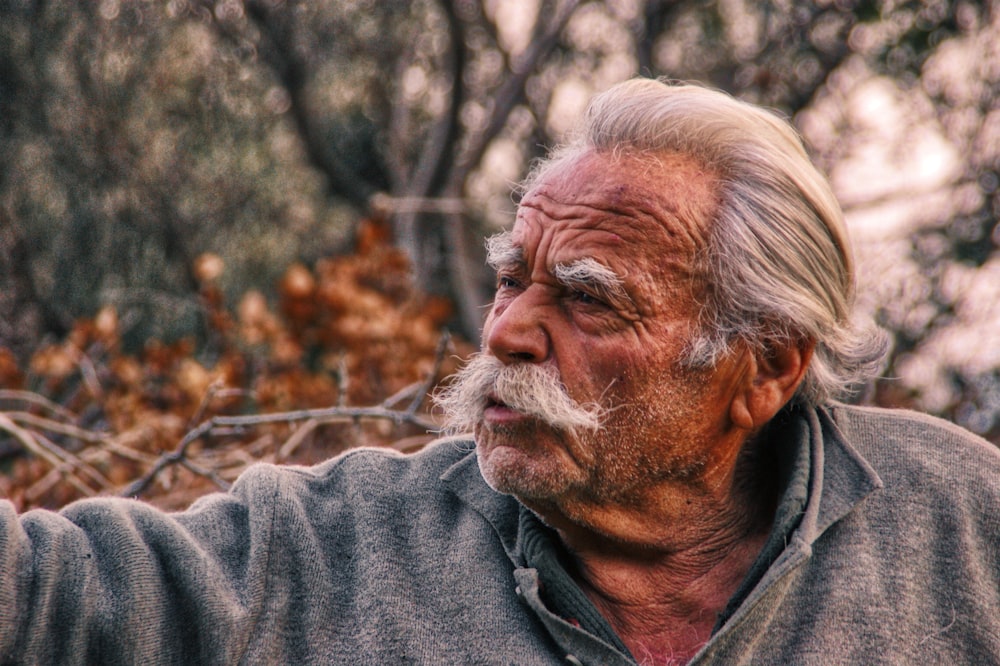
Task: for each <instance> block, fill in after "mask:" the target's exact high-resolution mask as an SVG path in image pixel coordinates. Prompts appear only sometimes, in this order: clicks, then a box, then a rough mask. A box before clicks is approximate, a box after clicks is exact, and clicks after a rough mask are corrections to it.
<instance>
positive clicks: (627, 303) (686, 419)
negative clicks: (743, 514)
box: [475, 153, 736, 504]
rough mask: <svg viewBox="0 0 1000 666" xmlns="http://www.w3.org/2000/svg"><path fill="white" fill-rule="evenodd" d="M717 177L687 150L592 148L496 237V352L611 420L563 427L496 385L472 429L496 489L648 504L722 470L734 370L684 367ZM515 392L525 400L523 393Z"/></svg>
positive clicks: (550, 498) (492, 345)
mask: <svg viewBox="0 0 1000 666" xmlns="http://www.w3.org/2000/svg"><path fill="white" fill-rule="evenodd" d="M713 186H714V180H713V178H712V177H710V176H709V175H706V174H704V173H702V172H700V171H699V170H698V169H697V168H696V167H695V166H694V164H693V163H691V162H690V161H689V160H687V159H684V158H681V157H678V156H661V157H660V158H659V159H656V160H654V159H653V158H649V157H646V158H643V159H639V158H635V157H623V158H619V159H613V158H611V157H607V156H603V155H599V154H594V153H588V154H585V155H583V156H582V157H580V158H577V159H576V160H575V161H572V162H570V163H567V164H565V165H563V166H560V167H557V168H556V169H555V170H554V171H551V172H550V173H549V174H548V175H546V176H544V177H543V178H542V179H541V180H540V181H539V182H538V183H537V184H536V185H535V186H534V187H533V188H532V189H531V190H530V191H529V192H528V193H527V194H526V195H525V197H524V198H523V200H522V202H521V205H520V209H519V212H518V215H517V221H516V223H515V225H514V228H513V230H512V232H511V234H510V236H509V238H507V239H506V240H503V241H501V242H500V243H497V244H494V247H493V248H492V255H493V256H492V257H491V259H492V261H493V263H494V264H495V268H496V269H497V292H496V299H495V301H494V303H493V306H492V309H491V310H490V312H489V315H488V317H487V319H486V323H485V327H484V330H483V346H484V350H483V355H484V356H487V357H494V358H495V359H496V360H497V361H499V363H500V364H502V365H504V366H507V367H515V366H517V367H529V366H534V367H537V368H540V369H543V370H545V371H548V373H549V374H551V375H553V376H555V377H556V378H557V382H556V383H557V384H558V383H559V382H560V381H561V384H562V386H563V387H564V389H565V392H566V393H567V394H568V396H569V397H570V398H572V399H573V400H574V401H575V402H576V403H578V404H579V405H583V406H585V407H590V408H591V409H590V412H591V413H594V414H597V415H599V417H600V421H601V427H600V428H598V429H593V428H590V427H578V428H576V429H575V430H574V429H568V428H560V427H554V426H553V425H550V424H547V423H545V422H544V421H543V420H541V419H539V418H538V417H536V416H534V415H532V414H531V411H532V406H533V405H534V402H535V400H537V399H538V398H537V396H538V395H540V393H534V394H529V398H528V399H527V403H525V399H524V398H523V396H522V397H521V398H520V404H523V405H524V407H523V408H521V409H515V408H512V407H511V406H510V404H508V403H513V404H519V402H518V401H517V400H515V399H514V398H513V397H511V398H510V399H509V400H505V399H504V391H505V390H506V389H503V390H500V389H494V390H493V391H492V393H491V394H490V395H489V396H488V397H487V400H486V405H485V409H484V410H483V411H482V416H481V418H480V420H479V422H478V424H476V426H475V430H476V433H475V434H476V441H477V450H478V456H479V463H480V467H481V469H482V472H483V475H484V477H485V478H486V480H487V481H488V482H489V483H490V484H491V485H492V486H493V487H495V488H496V489H497V490H499V491H501V492H506V493H510V494H513V495H515V496H517V497H519V498H521V499H522V500H524V501H526V502H527V503H529V504H531V503H532V502H534V503H535V504H537V503H539V502H541V503H546V502H555V503H559V504H562V503H563V502H565V501H570V502H572V501H573V500H580V501H583V502H584V503H589V504H594V503H598V504H600V503H607V502H619V503H635V502H641V501H643V499H642V498H643V497H644V495H645V494H646V493H647V491H648V490H649V489H653V488H655V487H656V486H657V485H658V484H664V483H666V484H678V483H681V484H697V483H698V482H699V480H700V479H701V478H703V473H704V472H705V470H706V469H707V468H709V467H711V466H712V465H713V464H717V463H718V461H716V460H715V456H716V455H717V452H716V451H715V450H714V448H713V444H714V442H715V441H716V440H717V439H718V438H719V435H720V432H721V430H722V428H724V426H725V423H724V422H725V419H726V417H725V410H726V409H727V408H728V401H729V398H730V397H731V391H732V385H733V380H734V377H735V371H736V368H729V367H728V366H727V367H724V368H721V369H716V370H714V371H697V372H696V371H693V370H689V369H686V368H685V366H684V364H683V362H682V358H683V354H684V351H685V348H686V344H687V342H688V340H689V339H690V338H691V336H693V335H694V334H695V332H696V328H695V321H696V318H697V315H698V311H699V299H698V294H699V285H698V284H697V281H696V280H695V279H694V277H693V263H694V257H695V253H696V252H698V251H699V250H700V249H702V248H703V247H704V234H705V229H704V220H706V219H709V218H710V215H711V202H712V201H713ZM510 395H513V394H510Z"/></svg>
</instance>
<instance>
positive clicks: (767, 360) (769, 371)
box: [730, 340, 816, 430]
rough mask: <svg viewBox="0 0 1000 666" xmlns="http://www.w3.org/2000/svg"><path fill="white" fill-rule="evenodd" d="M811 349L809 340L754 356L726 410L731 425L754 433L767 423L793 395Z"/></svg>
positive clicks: (807, 365)
mask: <svg viewBox="0 0 1000 666" xmlns="http://www.w3.org/2000/svg"><path fill="white" fill-rule="evenodd" d="M815 346H816V345H815V342H813V341H812V340H796V341H793V342H789V343H787V344H784V345H781V346H771V347H769V348H768V350H767V352H766V353H762V354H754V357H753V358H752V359H751V361H750V374H751V376H750V377H749V378H748V379H749V381H748V382H747V384H746V386H745V387H744V389H743V391H742V392H741V393H740V395H737V396H736V397H735V399H734V400H733V405H732V408H731V410H730V418H731V419H732V421H733V423H734V425H736V426H737V427H740V428H744V429H746V430H757V429H758V428H760V427H762V426H763V425H764V424H765V423H767V422H768V421H770V420H771V419H772V418H773V417H774V415H775V414H777V413H778V411H780V410H781V408H782V407H784V406H785V405H786V404H787V403H788V401H789V400H791V399H792V396H794V395H795V391H796V390H798V387H799V384H801V383H802V379H803V378H804V377H805V374H806V370H807V369H808V368H809V361H810V360H811V359H812V354H813V350H814V348H815Z"/></svg>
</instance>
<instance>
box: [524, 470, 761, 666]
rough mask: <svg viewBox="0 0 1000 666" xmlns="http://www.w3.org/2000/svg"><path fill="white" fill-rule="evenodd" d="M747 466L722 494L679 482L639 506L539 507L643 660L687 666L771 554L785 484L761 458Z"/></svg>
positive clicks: (575, 571) (587, 587) (586, 586)
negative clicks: (763, 556) (760, 559)
mask: <svg viewBox="0 0 1000 666" xmlns="http://www.w3.org/2000/svg"><path fill="white" fill-rule="evenodd" d="M741 462H742V463H743V465H744V466H743V468H742V470H741V471H742V472H744V474H743V475H742V477H740V476H737V475H735V474H733V475H730V476H729V478H728V479H727V482H726V483H722V484H717V485H714V487H715V488H716V489H718V490H717V492H708V491H706V490H704V489H705V488H706V486H702V487H701V489H700V490H695V489H692V488H690V487H689V488H687V489H685V488H684V487H681V486H676V487H673V488H671V487H666V488H662V489H661V493H660V494H659V495H658V496H656V497H655V499H650V501H648V502H643V503H638V504H635V505H633V506H617V507H616V506H608V505H595V506H592V507H589V510H587V509H585V508H583V507H579V506H577V507H574V509H573V510H572V511H569V512H567V511H565V510H564V509H565V508H566V507H559V508H556V507H552V506H549V507H537V506H535V507H532V509H533V510H534V511H535V512H536V513H537V514H539V515H540V516H541V517H542V519H543V520H544V521H545V522H546V523H547V524H549V526H550V527H552V528H554V529H555V530H556V532H557V533H558V534H559V537H560V539H561V541H562V543H563V545H564V546H565V547H566V549H567V551H568V552H569V554H570V555H571V562H570V563H569V567H568V570H569V573H570V575H571V576H572V577H573V578H574V579H575V580H576V582H577V584H578V585H579V586H580V588H581V589H582V590H583V591H584V592H585V593H586V594H587V596H588V597H589V598H590V600H591V601H592V602H593V603H594V605H595V606H596V607H597V608H598V610H599V611H600V612H601V614H602V615H603V616H604V617H605V618H606V619H607V620H608V622H609V623H610V624H611V626H612V628H613V629H614V630H615V632H616V633H617V634H618V635H619V637H621V639H622V641H623V642H624V643H625V644H626V645H627V646H628V648H629V649H630V651H632V654H633V656H635V657H636V658H637V659H638V660H639V661H640V662H643V661H646V660H647V658H651V663H657V664H663V663H666V664H670V663H686V661H687V660H688V659H690V657H691V656H693V655H694V654H695V653H696V652H697V651H698V649H700V648H701V646H702V645H704V644H705V642H706V641H707V640H708V639H709V637H710V636H711V633H712V630H713V628H714V626H715V624H716V622H717V619H718V616H719V615H720V614H721V613H722V612H723V610H724V609H725V608H726V605H727V603H728V602H729V600H730V599H731V598H732V597H733V595H734V594H735V593H736V591H737V589H738V588H739V587H740V584H741V583H742V582H743V580H744V578H745V577H746V575H747V573H748V572H749V570H750V568H751V567H752V565H753V563H754V561H755V560H756V558H757V556H758V555H759V554H760V552H761V550H762V549H763V547H764V544H765V543H766V541H767V537H768V534H769V531H770V528H771V523H772V521H773V518H774V511H775V504H776V500H777V487H776V484H775V483H774V481H775V479H774V478H773V477H771V475H769V474H768V469H767V468H768V467H770V465H767V464H766V463H765V464H764V465H761V464H760V463H761V462H762V461H761V460H759V459H758V458H757V457H756V456H752V455H750V456H744V457H742V459H741ZM749 468H756V469H755V470H754V472H753V474H747V472H748V469H749ZM741 479H742V480H741ZM746 479H752V481H749V482H748V481H746ZM709 487H711V486H709ZM722 488H724V489H725V490H724V491H723V490H721V489H722ZM581 516H584V517H586V519H584V520H581V519H580V518H581ZM588 519H589V520H588ZM609 526H613V530H614V531H612V529H609Z"/></svg>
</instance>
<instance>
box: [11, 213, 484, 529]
mask: <svg viewBox="0 0 1000 666" xmlns="http://www.w3.org/2000/svg"><path fill="white" fill-rule="evenodd" d="M194 269H195V270H194V272H195V275H196V276H198V278H199V279H200V280H201V297H202V302H203V304H204V308H205V312H206V321H207V322H208V323H209V332H210V336H211V340H212V343H213V344H211V345H208V346H207V347H206V348H205V349H201V350H199V349H197V348H196V346H195V344H194V342H193V341H191V340H182V341H179V342H176V343H172V344H166V343H163V342H160V341H156V340H153V341H150V342H148V343H147V344H146V346H145V348H144V349H143V350H142V352H141V353H139V354H134V355H132V354H126V353H124V352H122V350H121V345H120V335H119V329H118V318H117V315H116V313H115V312H114V310H113V309H110V308H106V309H104V310H102V311H101V312H100V313H98V315H97V316H96V317H94V318H93V319H86V320H80V321H78V322H76V325H75V326H74V328H73V330H72V332H71V333H70V335H69V336H68V337H67V339H66V340H65V341H63V342H61V343H58V344H54V345H50V346H47V347H44V348H41V349H39V350H37V351H36V352H35V354H34V355H33V357H32V358H31V360H30V362H29V364H28V369H27V370H26V371H25V370H22V369H21V368H20V367H19V366H18V364H17V362H16V360H15V359H14V357H13V355H12V354H11V353H10V352H9V351H8V350H6V349H3V348H2V347H0V386H2V387H3V388H4V389H7V390H6V391H5V392H4V395H3V399H2V400H0V410H9V411H0V417H2V418H5V419H7V420H8V421H10V422H13V423H15V424H16V427H17V428H19V429H20V430H18V432H20V433H21V435H20V436H15V433H14V431H13V430H12V429H11V428H9V427H8V428H4V427H2V424H0V445H3V444H5V443H6V444H8V446H7V449H8V453H7V455H6V457H5V458H4V459H3V460H2V461H0V464H2V467H0V472H2V473H0V494H2V495H3V496H6V497H7V498H9V499H11V500H13V501H14V503H15V504H16V505H17V506H18V508H19V509H21V510H23V509H27V508H30V507H34V506H47V507H56V506H60V505H62V504H65V503H66V502H68V501H71V500H73V499H76V498H79V497H82V496H85V495H90V494H98V493H105V494H107V493H113V492H118V491H120V490H121V488H122V487H123V486H125V485H126V484H127V483H129V482H131V481H133V480H135V479H136V478H138V477H140V476H141V475H142V474H144V473H146V472H147V471H148V470H149V469H150V468H151V466H152V464H153V463H154V462H155V461H156V460H157V458H159V457H160V456H161V455H162V454H163V452H165V451H172V450H174V449H175V448H176V447H177V445H178V443H179V442H180V441H181V439H182V438H183V437H184V436H185V433H187V432H189V431H190V430H191V429H192V428H194V427H195V426H197V425H198V424H199V423H200V422H203V421H205V420H206V419H209V418H211V417H213V416H219V415H236V414H268V413H274V412H285V411H289V410H301V409H307V408H323V407H330V406H336V405H359V406H370V405H375V404H378V403H380V402H381V401H383V400H385V399H386V398H387V397H389V396H392V395H394V394H396V393H397V392H399V391H401V390H403V389H405V388H407V387H409V386H411V385H414V384H415V383H419V382H423V381H426V380H427V379H428V376H429V374H430V373H435V372H436V373H437V376H435V377H433V378H430V379H431V380H432V381H433V382H437V381H439V380H440V379H442V378H443V377H444V376H446V375H448V374H450V373H451V372H453V371H454V370H455V369H456V363H457V361H456V360H455V359H456V356H464V355H466V354H467V353H469V352H470V351H471V350H472V348H471V346H470V345H468V344H467V343H462V342H460V341H459V342H456V341H452V343H451V344H452V350H451V353H448V354H445V355H444V356H443V357H440V356H439V355H438V354H437V347H438V344H439V341H440V340H441V336H442V329H443V327H444V325H445V323H446V321H447V320H448V318H449V317H450V315H451V307H450V304H449V303H447V302H446V301H444V300H442V299H437V298H432V297H428V296H426V295H424V294H421V293H419V292H418V291H417V290H415V289H414V287H413V284H412V280H411V277H410V268H409V265H408V263H407V261H406V257H405V256H404V255H403V254H402V253H401V252H400V251H398V250H396V249H394V248H393V247H391V246H390V245H388V244H387V242H386V236H385V233H384V229H383V228H382V227H380V226H379V225H376V224H374V223H363V224H362V225H361V227H360V231H359V234H358V252H357V253H356V254H354V255H352V256H345V257H337V258H330V259H326V260H323V261H320V262H319V263H318V264H317V265H316V267H315V268H314V269H309V268H307V267H305V266H303V265H299V264H296V265H293V266H291V267H289V268H288V270H287V271H286V272H285V275H284V277H283V278H282V279H281V281H280V283H279V285H278V303H277V308H272V307H271V306H270V305H269V304H268V302H267V299H266V298H265V297H264V295H263V294H260V293H258V292H248V293H246V294H244V296H243V297H242V298H241V300H240V302H239V303H238V304H237V305H236V307H235V312H230V311H229V310H228V309H227V308H226V306H225V304H224V301H223V298H222V294H221V290H220V289H219V288H218V286H217V283H216V281H217V279H218V277H219V276H220V275H221V273H222V271H223V270H224V265H223V264H222V260H221V259H219V258H218V257H215V256H214V255H203V256H202V257H199V258H198V260H197V262H196V265H195V267H194ZM208 349H211V350H212V351H211V356H209V351H208ZM11 389H16V390H19V391H11ZM31 396H35V397H36V398H37V399H32V398H31ZM425 402H426V401H425ZM403 407H404V408H405V404H404V405H403ZM423 408H424V409H425V410H426V409H427V408H428V406H427V405H426V404H425V405H423ZM52 424H56V425H58V426H61V427H60V428H57V427H54V426H53V425H52ZM295 427H296V426H295V425H293V424H269V425H260V426H254V427H253V428H248V429H246V430H244V431H237V432H233V433H230V434H228V435H226V436H212V437H204V438H201V439H200V440H199V441H198V442H197V443H195V444H193V445H192V446H193V449H192V451H193V453H192V455H195V454H197V455H198V456H199V458H198V460H199V465H200V466H202V467H204V464H203V462H202V461H204V460H209V461H214V463H213V470H214V471H215V472H217V476H218V478H220V479H223V480H228V481H231V480H232V479H233V478H235V476H237V475H238V474H239V472H240V471H241V470H242V469H243V468H244V467H245V466H246V465H247V464H250V463H252V462H254V461H255V460H276V459H279V458H281V456H279V455H278V451H279V450H283V449H282V447H283V443H285V449H284V450H285V453H286V458H284V459H282V461H285V460H287V461H290V462H298V463H312V462H316V461H318V460H320V459H323V458H326V457H329V456H330V455H333V454H336V453H338V452H339V451H341V450H343V449H344V448H346V447H349V446H353V445H358V444H366V445H371V444H386V443H388V442H390V441H392V440H395V439H399V438H405V437H412V436H414V435H421V434H422V433H420V432H417V431H416V430H415V427H414V426H400V425H393V424H392V422H390V421H381V422H355V423H353V424H352V423H347V424H335V425H325V426H323V425H321V426H318V427H315V428H314V429H312V430H309V431H308V432H309V433H310V434H309V435H308V436H307V437H305V440H304V441H303V442H301V443H300V442H298V441H297V440H296V441H295V442H293V444H294V446H289V445H288V442H289V438H290V437H291V436H292V434H293V433H294V431H295ZM70 428H75V429H78V432H77V431H72V430H69V429H70ZM25 433H26V434H25ZM79 433H87V434H89V435H90V438H89V439H87V438H85V437H83V435H82V434H79ZM8 435H9V436H8ZM26 438H27V439H26ZM29 445H30V446H29ZM35 449H38V450H35ZM42 449H46V450H48V451H49V454H46V453H45V451H44V450H42ZM10 450H18V451H19V453H17V454H15V455H11V454H10V453H9V451H10ZM3 451H4V448H3V447H2V446H0V453H2V452H3ZM52 452H55V455H56V457H55V458H53V457H52ZM46 456H48V457H46ZM60 461H62V462H61V464H59V463H60ZM215 487H216V486H215V485H213V484H212V483H211V481H209V480H208V479H207V478H206V474H204V473H202V474H199V473H194V472H192V471H191V470H190V469H188V468H185V467H184V466H183V465H173V466H171V467H170V468H169V469H167V470H164V471H163V472H162V473H160V474H159V475H158V476H156V478H155V480H154V483H153V484H152V485H151V486H149V488H148V490H146V491H145V493H144V497H146V498H147V499H150V500H152V501H154V502H156V503H158V504H160V505H161V506H165V507H169V508H177V507H180V506H183V505H185V504H187V503H188V502H189V501H190V500H191V499H192V498H193V497H195V496H197V495H198V494H201V493H203V492H206V491H208V490H211V489H213V488H215Z"/></svg>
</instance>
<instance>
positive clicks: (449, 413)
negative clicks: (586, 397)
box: [434, 354, 606, 434]
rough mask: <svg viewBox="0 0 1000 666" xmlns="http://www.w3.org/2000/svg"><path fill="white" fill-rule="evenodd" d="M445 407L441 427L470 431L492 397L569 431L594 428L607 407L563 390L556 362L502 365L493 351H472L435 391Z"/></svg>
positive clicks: (496, 400)
mask: <svg viewBox="0 0 1000 666" xmlns="http://www.w3.org/2000/svg"><path fill="white" fill-rule="evenodd" d="M434 402H435V403H436V404H437V405H438V406H439V407H440V408H441V409H442V410H443V411H444V414H445V426H444V431H445V432H447V433H451V434H459V433H463V432H470V431H472V430H473V429H474V428H475V426H476V425H478V424H479V423H481V422H482V418H483V412H484V410H485V409H486V407H487V406H488V405H490V404H491V403H500V404H503V405H506V406H507V407H510V408H511V409H515V410H517V411H519V412H522V413H524V414H527V415H529V416H533V417H535V418H537V419H539V420H541V421H543V422H544V423H545V424H547V425H549V426H550V427H552V428H556V429H558V430H565V431H568V432H570V433H573V432H575V431H577V430H579V429H582V430H598V429H599V428H600V427H601V421H602V419H603V417H604V414H605V411H606V410H605V409H604V408H602V407H601V406H600V405H598V404H596V403H589V404H586V405H581V404H580V403H578V402H577V401H575V400H573V398H571V397H570V396H569V394H568V393H567V392H566V387H565V386H564V385H563V383H562V381H561V380H560V378H559V375H558V373H557V372H556V370H555V368H553V367H551V366H541V365H537V364H534V363H515V364H511V365H505V364H504V363H502V362H501V361H499V360H498V359H497V358H496V357H494V356H489V355H486V354H476V355H475V356H473V357H472V359H471V360H470V361H469V363H468V364H467V365H466V366H465V367H464V368H462V369H461V370H459V372H458V373H457V374H456V375H455V379H454V380H453V381H452V383H451V384H449V385H448V386H447V387H446V388H444V389H443V390H441V391H439V392H438V393H436V394H435V395H434Z"/></svg>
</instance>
